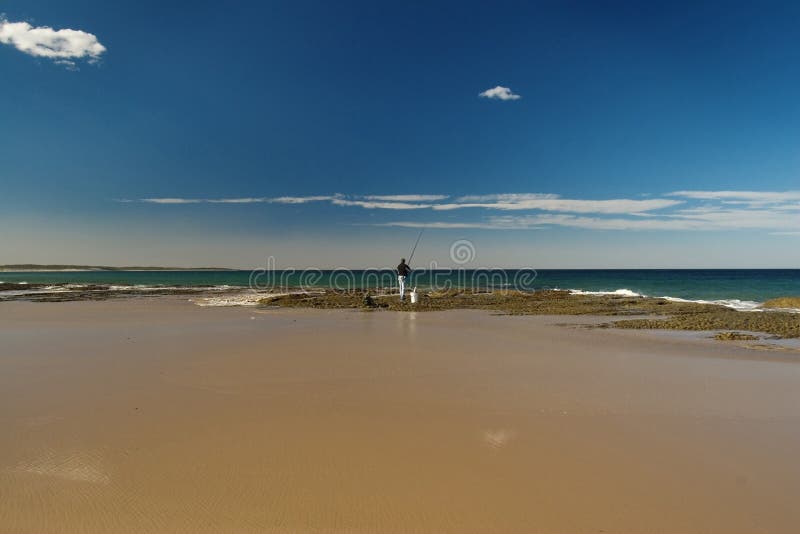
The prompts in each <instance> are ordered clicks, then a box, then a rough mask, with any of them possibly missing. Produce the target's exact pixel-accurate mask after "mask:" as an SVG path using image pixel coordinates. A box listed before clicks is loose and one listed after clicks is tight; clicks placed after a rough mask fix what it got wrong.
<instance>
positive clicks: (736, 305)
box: [568, 288, 800, 313]
mask: <svg viewBox="0 0 800 534" xmlns="http://www.w3.org/2000/svg"><path fill="white" fill-rule="evenodd" d="M568 291H569V292H570V294H571V295H617V296H622V297H646V296H647V295H643V294H641V293H636V292H635V291H631V290H630V289H624V288H623V289H616V290H614V291H584V290H582V289H569V290H568ZM658 298H662V299H664V300H668V301H670V302H686V303H693V304H714V305H717V306H725V307H726V308H731V309H734V310H737V311H743V312H770V311H782V312H789V313H800V309H799V308H762V307H761V306H762V305H763V302H756V301H754V300H740V299H719V300H703V299H682V298H680V297H670V296H666V295H665V296H663V297H658Z"/></svg>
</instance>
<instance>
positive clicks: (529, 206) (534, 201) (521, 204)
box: [433, 194, 682, 214]
mask: <svg viewBox="0 0 800 534" xmlns="http://www.w3.org/2000/svg"><path fill="white" fill-rule="evenodd" d="M464 198H469V197H464ZM483 198H484V199H487V201H484V202H455V203H450V204H436V205H434V206H433V209H435V210H455V209H463V208H484V209H494V210H503V211H511V210H517V211H518V210H542V211H561V212H571V213H629V214H634V213H643V212H648V211H654V210H660V209H664V208H669V207H672V206H677V205H678V204H681V203H682V201H680V200H672V199H665V198H653V199H646V200H636V199H625V198H618V199H610V200H582V199H569V198H560V197H558V196H556V195H546V196H542V195H535V194H534V195H524V194H522V195H520V194H517V195H496V197H495V199H492V198H491V197H490V196H485V197H483Z"/></svg>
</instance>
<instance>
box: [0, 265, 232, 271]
mask: <svg viewBox="0 0 800 534" xmlns="http://www.w3.org/2000/svg"><path fill="white" fill-rule="evenodd" d="M244 270H247V269H230V268H226V267H109V266H105V265H35V264H20V265H0V272H3V273H21V272H31V273H37V272H39V273H41V272H65V273H66V272H81V271H244Z"/></svg>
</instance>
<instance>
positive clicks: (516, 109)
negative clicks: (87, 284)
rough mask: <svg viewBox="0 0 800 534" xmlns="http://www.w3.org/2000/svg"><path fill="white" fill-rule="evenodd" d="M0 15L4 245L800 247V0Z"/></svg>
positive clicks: (640, 261) (131, 258)
mask: <svg viewBox="0 0 800 534" xmlns="http://www.w3.org/2000/svg"><path fill="white" fill-rule="evenodd" d="M165 4H166V5H165ZM0 13H2V14H3V21H2V22H0V72H2V75H3V79H4V83H3V84H2V86H0V87H1V89H0V91H2V93H0V94H1V95H2V100H3V103H4V106H3V113H2V115H0V121H2V122H0V126H2V127H1V128H0V186H1V187H2V196H0V263H18V262H36V263H102V264H112V265H121V264H129V265H130V264H151V265H152V264H157V265H219V266H228V267H254V266H258V265H262V264H263V263H264V261H265V258H266V257H268V256H274V257H275V258H276V261H277V263H278V265H279V266H319V267H335V266H344V267H357V266H382V265H392V264H394V263H396V259H397V258H398V257H399V256H401V255H405V254H407V252H408V249H409V248H410V246H411V245H412V244H413V242H414V240H415V239H416V235H417V233H418V231H419V229H420V228H422V227H425V228H428V230H426V233H425V236H424V239H423V241H422V243H421V244H420V249H419V252H418V253H417V256H416V257H417V258H419V260H418V261H420V262H425V263H427V262H428V261H436V262H438V263H439V264H440V265H449V264H450V263H451V262H450V258H449V245H450V244H451V243H452V242H454V241H456V240H459V239H468V240H470V241H471V242H473V243H474V245H475V250H476V252H477V256H476V258H475V261H474V265H475V266H478V265H481V266H529V267H534V268H546V267H796V266H797V265H798V262H800V247H798V244H799V240H800V233H799V232H800V193H798V192H797V191H798V190H800V183H799V182H798V175H799V174H798V171H800V151H798V145H799V144H800V143H799V142H800V104H799V102H800V99H798V96H797V93H798V87H799V86H800V83H799V82H800V37H798V35H797V31H796V24H795V21H796V20H798V15H800V5H798V4H796V3H786V4H780V3H768V4H761V5H756V4H755V3H748V4H745V3H742V4H738V3H734V2H730V3H720V2H716V3H708V4H702V3H696V2H692V3H687V4H685V5H680V4H678V3H672V2H670V3H664V4H663V5H656V4H651V3H641V2H636V3H625V2H613V3H604V4H603V5H601V4H600V3H598V2H584V3H580V2H546V3H533V2H513V3H502V2H500V3H497V2H492V3H487V2H479V3H469V2H458V3H456V2H452V3H446V2H436V3H434V2H419V3H404V4H402V5H399V4H398V5H394V4H392V5H389V4H384V3H376V2H340V3H333V2H280V3H278V2H253V3H248V2H237V3H236V5H234V6H228V5H224V4H221V3H219V2H214V3H212V2H201V1H193V2H169V3H164V2H148V1H145V2H141V1H139V2H115V3H114V5H109V4H108V3H107V2H93V1H88V0H87V1H78V2H61V1H35V0H25V1H22V0H19V1H16V0H6V1H0ZM65 30H71V31H70V32H65ZM481 94H483V96H481Z"/></svg>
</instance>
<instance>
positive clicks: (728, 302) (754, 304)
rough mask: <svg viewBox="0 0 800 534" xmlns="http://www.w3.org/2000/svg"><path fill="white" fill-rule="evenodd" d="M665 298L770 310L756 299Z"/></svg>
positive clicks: (754, 309)
mask: <svg viewBox="0 0 800 534" xmlns="http://www.w3.org/2000/svg"><path fill="white" fill-rule="evenodd" d="M661 298H662V299H664V300H668V301H670V302H690V303H694V304H716V305H717V306H725V307H726V308H732V309H734V310H738V311H755V312H760V311H768V310H766V309H764V308H762V307H761V304H762V303H761V302H756V301H754V300H739V299H721V300H701V299H698V300H688V299H682V298H678V297H667V296H664V297H661ZM798 311H800V310H798Z"/></svg>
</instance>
